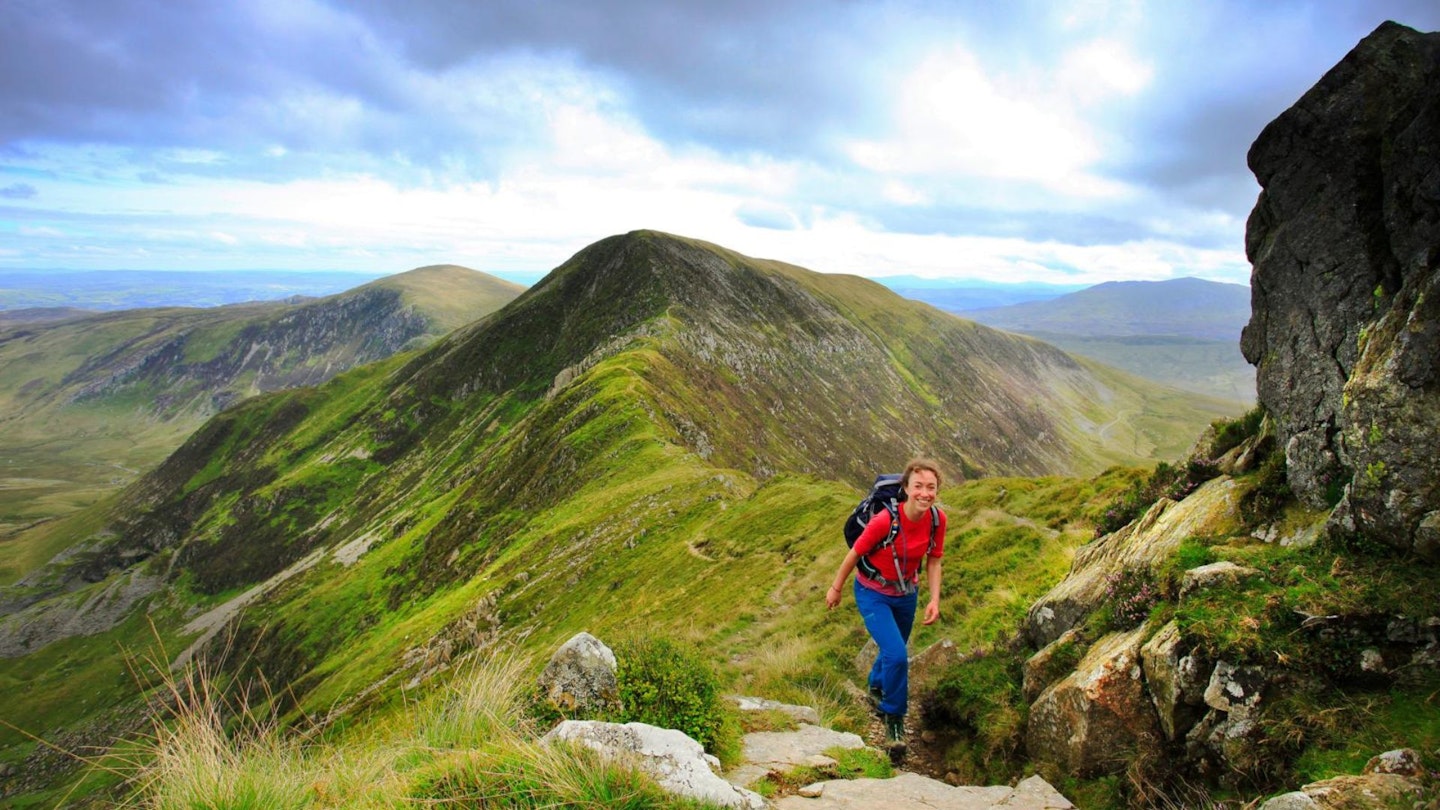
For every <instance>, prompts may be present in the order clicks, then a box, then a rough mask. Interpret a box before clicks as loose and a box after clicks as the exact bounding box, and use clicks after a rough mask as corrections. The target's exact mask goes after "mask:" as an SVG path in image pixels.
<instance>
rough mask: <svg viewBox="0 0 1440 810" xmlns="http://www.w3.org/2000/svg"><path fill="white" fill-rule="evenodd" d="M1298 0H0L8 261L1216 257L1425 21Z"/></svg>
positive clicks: (1103, 261) (998, 270) (912, 264)
mask: <svg viewBox="0 0 1440 810" xmlns="http://www.w3.org/2000/svg"><path fill="white" fill-rule="evenodd" d="M1362 5H1363V8H1362ZM1324 12H1325V13H1320V12H1319V11H1317V10H1315V7H1312V6H1311V5H1310V4H1308V3H1304V2H1300V1H1299V0H1282V2H1276V3H1260V2H1250V0H1217V1H1216V2H1213V3H1203V4H1176V3H1166V2H1157V1H1153V0H1151V1H1146V0H1084V1H1083V2H1071V3H1064V4H1057V3H1053V2H1048V1H1047V0H1016V2H1014V3H1004V4H999V3H984V2H978V0H939V1H938V2H937V1H935V0H893V1H892V0H887V2H884V3H847V4H837V3H822V2H815V1H814V0H724V1H723V2H722V1H721V0H713V1H712V0H698V1H697V2H693V3H673V2H669V1H668V0H613V2H606V3H593V2H582V0H554V2H550V3H545V4H536V3H533V2H529V0H487V2H484V3H457V2H453V0H411V2H407V3H404V4H399V3H393V2H389V0H349V1H347V0H289V1H288V2H279V1H278V0H259V1H258V2H250V3H206V2H200V0H181V1H180V2H174V3H160V2H157V0H114V1H113V2H107V3H103V4H95V3H91V2H87V1H86V0H48V1H47V2H34V0H21V1H20V2H10V3H0V173H3V174H0V178H4V181H5V182H10V181H11V180H14V181H16V182H13V183H11V184H10V185H8V186H6V187H4V188H0V198H4V199H7V200H12V201H23V204H15V205H9V206H4V207H0V227H3V228H5V229H6V232H8V233H11V234H14V235H15V242H16V243H17V244H18V245H19V247H18V248H12V251H11V253H10V254H8V255H7V259H6V264H7V265H10V264H23V263H26V262H29V263H32V264H36V265H37V266H38V265H42V264H43V265H45V266H58V265H60V264H63V262H64V261H65V257H67V256H68V257H88V256H97V257H105V256H108V257H116V256H118V257H121V259H124V260H127V261H136V260H138V259H139V258H143V259H145V260H146V261H148V262H150V263H151V264H152V265H159V264H165V265H167V266H208V265H220V264H223V265H225V266H230V267H245V266H252V267H253V266H277V267H278V266H326V267H335V266H337V265H341V264H347V265H348V266H356V267H360V268H361V269H372V270H395V269H402V268H403V267H406V266H416V265H418V264H432V263H436V262H441V261H455V262H458V263H461V264H467V265H470V266H475V267H478V268H481V269H486V268H496V269H500V268H504V269H524V270H544V269H548V268H549V267H552V266H554V265H555V264H558V263H559V262H560V261H561V260H563V259H564V258H565V256H567V255H569V254H570V253H573V252H574V251H575V250H577V249H578V248H579V247H581V246H583V244H585V243H586V242H588V241H593V240H594V239H598V238H601V237H604V236H607V235H610V234H612V233H616V232H621V231H626V230H631V229H634V228H659V229H662V230H671V231H674V232H677V233H682V234H686V235H691V236H697V237H700V238H705V239H709V240H710V241H714V242H719V243H721V244H725V245H727V246H729V247H734V248H736V249H739V250H744V251H747V252H753V253H754V255H767V256H771V257H775V258H782V259H786V260H790V261H794V262H796V263H801V264H806V265H807V266H812V267H815V268H816V269H822V270H831V269H835V270H841V269H844V270H847V271H852V272H875V271H879V270H881V269H885V270H893V271H894V272H904V271H906V269H907V268H909V269H916V268H924V269H926V270H927V271H928V272H934V273H941V272H944V271H945V270H944V269H945V267H947V266H948V267H949V268H950V269H949V272H950V273H952V274H959V273H967V272H976V273H981V272H983V273H992V274H995V276H996V277H997V278H1003V277H1007V276H1006V274H1007V273H1008V274H1009V275H1008V277H1011V278H1017V279H1018V278H1021V277H1032V276H1033V277H1037V278H1043V277H1050V276H1054V275H1055V274H1061V275H1065V274H1073V275H1076V276H1079V277H1085V278H1091V277H1098V274H1100V273H1102V272H1105V271H1107V270H1108V271H1109V272H1114V273H1117V274H1120V275H1123V276H1124V277H1127V278H1133V277H1137V276H1136V274H1150V275H1149V276H1148V277H1167V274H1169V275H1175V274H1197V273H1198V272H1200V271H1199V270H1196V269H1195V268H1197V267H1198V268H1200V270H1203V271H1205V272H1212V273H1214V274H1216V275H1217V276H1225V277H1227V280H1234V281H1243V280H1244V279H1245V278H1247V277H1248V268H1247V266H1246V265H1245V263H1244V260H1243V255H1242V247H1241V246H1242V241H1243V230H1244V220H1245V216H1246V213H1247V212H1248V210H1249V207H1250V206H1251V205H1252V204H1253V202H1254V196H1255V192H1256V191H1257V188H1256V186H1255V183H1254V180H1253V178H1251V176H1250V174H1249V172H1248V170H1247V169H1246V168H1245V165H1244V153H1245V150H1246V149H1247V148H1248V146H1249V143H1250V142H1251V141H1252V140H1253V138H1254V136H1255V135H1256V134H1258V131H1259V129H1260V128H1261V127H1263V126H1264V124H1265V123H1266V122H1268V121H1269V120H1271V119H1272V118H1274V116H1275V115H1277V114H1278V113H1279V112H1281V111H1282V110H1283V109H1285V108H1286V107H1287V106H1289V104H1291V103H1292V102H1293V101H1294V100H1295V99H1296V98H1298V96H1299V94H1300V93H1302V92H1304V90H1305V88H1307V87H1309V86H1310V85H1311V84H1313V83H1314V82H1315V81H1316V80H1317V79H1318V78H1319V76H1320V73H1321V72H1323V70H1325V69H1327V68H1328V67H1330V66H1331V65H1333V64H1334V63H1335V62H1336V61H1337V60H1338V59H1339V58H1340V57H1341V56H1343V54H1344V53H1345V51H1346V50H1348V49H1349V48H1350V47H1352V46H1353V45H1354V43H1355V41H1356V40H1357V39H1358V38H1359V37H1360V36H1363V35H1364V34H1365V33H1368V31H1369V30H1371V29H1373V28H1374V26H1375V25H1376V24H1378V22H1379V21H1380V19H1382V18H1383V17H1385V16H1390V17H1397V18H1399V19H1401V21H1402V22H1407V23H1409V24H1412V25H1417V26H1419V27H1425V26H1427V25H1428V26H1429V27H1430V28H1435V27H1440V7H1437V6H1435V5H1434V4H1433V2H1430V3H1427V2H1414V1H1413V0H1376V2H1374V3H1366V4H1354V5H1345V6H1343V7H1338V6H1337V7H1336V8H1329V7H1326V8H1325V9H1324ZM21 181H23V182H21ZM40 189H43V191H44V194H43V195H40V194H39V190H40ZM22 228H23V229H24V231H23V233H22V232H21V229H22ZM7 247H9V246H7ZM1120 254H1124V255H1128V256H1130V257H1131V258H1130V259H1129V260H1126V259H1124V258H1123V257H1122V256H1121V255H1120ZM121 259H113V260H115V261H119V260H121ZM100 261H101V259H99V258H97V259H95V262H96V263H98V262H100ZM947 263H948V265H947ZM137 266H138V265H137Z"/></svg>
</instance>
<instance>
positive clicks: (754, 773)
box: [725, 723, 865, 786]
mask: <svg viewBox="0 0 1440 810" xmlns="http://www.w3.org/2000/svg"><path fill="white" fill-rule="evenodd" d="M743 745H744V748H743V755H742V756H743V759H744V764H742V765H740V766H739V767H738V768H735V769H734V770H732V771H730V772H729V773H727V774H726V775H725V778H726V779H728V780H730V782H731V783H733V784H736V785H742V786H748V785H752V784H754V783H755V781H756V780H758V779H760V778H761V777H763V776H765V774H767V773H769V772H770V771H788V770H791V769H794V768H796V767H799V766H801V765H809V764H810V763H811V760H812V759H813V758H814V757H816V756H820V755H823V754H824V753H825V752H826V751H828V750H830V749H832V748H864V747H865V741H864V740H863V739H861V738H860V736H859V735H857V734H851V733H850V732H847V731H835V730H833V729H828V728H823V727H821V726H812V725H809V724H808V723H802V724H801V725H800V728H799V729H798V730H796V731H752V732H750V733H749V734H746V735H745V740H744V743H743Z"/></svg>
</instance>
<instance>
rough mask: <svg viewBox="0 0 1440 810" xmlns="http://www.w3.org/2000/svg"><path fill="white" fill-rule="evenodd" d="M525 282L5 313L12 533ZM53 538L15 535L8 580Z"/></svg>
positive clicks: (439, 330)
mask: <svg viewBox="0 0 1440 810" xmlns="http://www.w3.org/2000/svg"><path fill="white" fill-rule="evenodd" d="M520 290H521V288H520V287H518V286H516V285H512V284H509V283H508V282H504V281H500V280H499V279H495V278H493V277H490V276H487V275H485V274H483V273H478V272H475V271H472V270H468V269H465V268H460V267H454V266H444V267H427V268H420V269H417V270H412V271H410V272H408V273H401V274H397V275H393V276H388V277H385V278H382V279H379V280H377V281H373V282H370V283H368V284H365V285H363V286H361V287H357V288H355V289H353V290H350V291H348V292H345V293H340V294H337V295H333V296H329V297H326V298H320V299H314V300H306V301H301V302H293V303H284V302H268V303H254V304H242V305H232V306H224V307H215V308H210V309H190V308H174V307H171V308H162V309H141V310H124V311H120V312H109V313H91V314H82V315H79V316H75V317H68V318H65V319H63V320H58V321H33V320H31V321H27V322H21V323H15V322H0V453H3V458H4V464H5V468H4V484H5V485H4V487H3V488H0V541H3V540H4V539H5V537H7V536H10V535H13V534H14V533H15V532H16V531H17V530H19V529H20V528H22V527H24V526H28V525H32V524H34V523H36V522H39V521H44V520H47V519H50V518H53V517H56V516H60V515H64V514H68V513H70V512H73V511H74V510H75V509H77V508H79V507H81V506H84V505H86V504H89V503H93V502H94V501H96V500H97V499H99V498H101V497H103V496H104V495H105V494H106V493H109V492H113V491H115V490H116V489H117V488H118V487H119V486H120V485H122V484H124V483H128V482H129V481H132V480H133V479H134V478H135V476H136V475H138V474H139V473H140V472H142V471H144V470H147V469H149V468H151V467H153V466H154V465H155V464H156V463H158V462H159V461H160V460H161V459H163V458H164V457H165V456H166V455H168V454H169V453H170V452H171V451H173V450H174V449H175V448H176V447H178V446H179V445H180V443H181V442H182V441H183V440H184V439H185V437H186V436H188V435H189V434H190V433H191V432H192V431H193V430H194V429H195V428H196V427H198V426H199V425H200V424H201V423H203V422H204V420H206V419H208V418H209V417H211V416H213V415H214V414H215V413H217V412H219V411H220V410H221V409H222V408H224V407H225V406H226V405H228V404H230V403H234V402H237V401H239V400H241V399H244V398H246V397H250V396H255V395H257V394H262V393H266V392H270V391H276V390H281V389H285V388H293V387H299V386H307V385H315V384H318V383H321V382H324V381H325V380H328V379H330V378H331V377H333V376H334V375H335V374H337V373H339V372H341V371H344V370H345V369H348V368H351V367H354V366H356V365H361V364H364V363H368V362H372V361H375V360H379V359H382V358H385V357H388V356H390V355H392V354H394V353H396V352H400V351H405V350H409V349H414V348H417V347H419V346H423V345H425V344H427V343H429V342H431V341H433V340H434V339H435V338H437V337H439V336H440V335H443V334H445V333H447V332H449V331H451V330H453V329H455V328H456V327H458V326H460V325H462V324H464V323H468V322H469V321H472V320H474V319H476V318H479V317H481V316H483V315H485V314H488V313H490V312H492V311H494V310H496V309H498V308H499V307H500V306H502V305H503V304H505V303H506V302H508V301H510V300H511V299H513V298H514V297H515V296H517V295H519V293H520ZM47 550H48V552H49V553H53V552H54V551H56V550H58V549H56V548H54V547H53V546H46V547H45V549H37V550H34V551H33V553H31V552H19V551H17V549H16V547H15V544H13V543H12V544H10V547H9V548H7V549H6V552H7V553H6V555H5V557H4V562H3V563H0V582H8V581H13V579H14V577H15V575H16V574H18V573H20V572H23V571H24V570H25V569H26V568H28V567H29V566H28V564H27V563H26V562H25V561H24V559H20V558H22V557H23V558H26V559H29V560H30V562H31V563H38V562H40V561H43V559H45V558H46V557H47V556H48V553H45V552H46V551H47ZM36 556H38V557H39V559H35V557H36Z"/></svg>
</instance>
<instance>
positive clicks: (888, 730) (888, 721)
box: [885, 714, 905, 765]
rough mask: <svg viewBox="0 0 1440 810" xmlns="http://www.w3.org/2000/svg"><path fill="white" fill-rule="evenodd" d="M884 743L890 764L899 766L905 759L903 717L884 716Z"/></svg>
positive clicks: (898, 715)
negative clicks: (887, 749)
mask: <svg viewBox="0 0 1440 810" xmlns="http://www.w3.org/2000/svg"><path fill="white" fill-rule="evenodd" d="M885 741H886V743H888V748H889V752H890V764H891V765H899V764H900V760H902V759H904V758H905V715H903V714H887V715H885Z"/></svg>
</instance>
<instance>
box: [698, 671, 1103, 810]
mask: <svg viewBox="0 0 1440 810" xmlns="http://www.w3.org/2000/svg"><path fill="white" fill-rule="evenodd" d="M736 701H737V702H738V703H739V705H740V709H741V710H742V711H767V710H768V711H781V712H784V713H785V714H788V715H790V716H791V717H792V718H794V720H795V721H796V723H797V725H798V728H797V729H796V730H794V731H757V732H751V733H749V734H746V735H745V745H744V753H743V755H742V763H741V764H740V765H738V766H736V767H735V768H733V769H731V770H730V771H729V772H727V773H726V774H725V779H726V780H727V781H729V782H730V783H731V784H732V785H735V786H737V787H742V788H743V787H746V786H748V785H751V784H754V783H755V781H756V780H758V779H760V778H762V777H764V776H765V775H766V774H768V773H770V772H772V771H778V772H781V773H784V772H788V771H792V770H794V769H795V768H799V767H805V766H809V767H813V768H822V769H823V768H824V767H826V766H827V765H834V764H835V763H834V760H832V759H830V757H829V756H828V755H827V754H826V753H825V752H826V751H830V750H832V749H835V748H865V747H867V744H866V742H865V740H863V739H862V738H861V737H860V736H859V735H858V734H852V733H849V732H842V731H835V730H833V729H829V728H825V727H823V726H821V725H820V718H819V715H818V714H817V712H816V711H815V710H814V709H813V708H811V707H809V706H790V705H786V704H781V703H776V702H774V701H768V700H761V699H758V698H749V697H740V698H736ZM902 768H903V766H902ZM902 768H897V769H896V771H897V772H896V775H895V776H894V777H893V778H890V779H833V780H829V781H824V782H817V783H815V784H811V785H806V786H804V787H802V788H801V789H800V790H799V792H798V793H796V794H795V795H790V796H783V797H779V798H776V799H772V800H770V801H769V802H768V803H769V804H770V805H771V806H773V807H775V808H777V810H849V809H850V808H857V809H858V808H873V807H885V808H887V809H888V808H893V809H894V810H911V808H913V809H914V810H990V808H1005V810H1074V807H1075V805H1074V804H1072V803H1071V802H1070V801H1069V800H1068V799H1066V798H1065V797H1064V796H1062V795H1061V794H1060V792H1059V791H1057V790H1055V788H1053V787H1051V786H1050V784H1049V783H1048V782H1046V781H1045V780H1044V779H1042V778H1040V777H1039V776H1031V777H1029V778H1027V779H1025V780H1023V781H1021V782H1020V783H1019V784H1017V785H1016V786H1014V787H1006V786H1003V785H1002V786H991V787H979V786H965V785H959V786H957V785H950V784H946V783H945V782H942V781H940V780H938V779H932V778H930V777H928V776H922V775H920V774H917V773H911V772H908V771H904V770H903V769H902Z"/></svg>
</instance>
